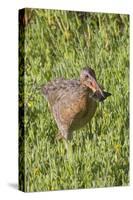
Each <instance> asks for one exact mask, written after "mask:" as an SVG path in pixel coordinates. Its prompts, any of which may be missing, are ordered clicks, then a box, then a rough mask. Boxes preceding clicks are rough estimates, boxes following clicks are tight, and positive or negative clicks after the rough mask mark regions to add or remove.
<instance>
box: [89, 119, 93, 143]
mask: <svg viewBox="0 0 133 200" xmlns="http://www.w3.org/2000/svg"><path fill="white" fill-rule="evenodd" d="M89 129H90V132H89V139H92V138H93V133H92V126H91V122H89Z"/></svg>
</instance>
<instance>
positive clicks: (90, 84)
mask: <svg viewBox="0 0 133 200" xmlns="http://www.w3.org/2000/svg"><path fill="white" fill-rule="evenodd" d="M80 83H81V84H82V85H83V86H84V87H87V88H88V89H89V90H90V94H91V95H92V97H93V98H94V99H96V100H98V101H103V100H104V99H106V98H107V96H110V95H111V94H110V93H108V94H107V93H105V92H104V91H103V89H102V87H101V86H100V85H99V83H98V82H97V79H96V75H95V71H94V70H93V69H91V68H90V67H88V68H84V69H83V70H82V71H81V74H80Z"/></svg>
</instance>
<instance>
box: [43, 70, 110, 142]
mask: <svg viewBox="0 0 133 200" xmlns="http://www.w3.org/2000/svg"><path fill="white" fill-rule="evenodd" d="M41 91H42V93H43V95H44V97H45V98H46V99H47V101H48V103H49V107H50V110H51V112H52V113H53V116H54V119H55V121H56V124H57V127H58V129H59V132H58V136H59V138H63V139H65V140H71V138H72V136H73V131H75V130H78V129H80V128H82V127H83V126H85V125H86V124H87V123H90V122H91V119H92V118H93V116H94V114H95V112H96V109H97V104H98V102H103V101H104V100H105V99H106V98H107V97H108V96H110V95H111V93H109V92H106V91H104V90H103V88H102V86H100V84H99V83H98V82H97V79H96V74H95V71H94V70H93V69H92V68H91V67H85V68H83V69H82V70H81V72H80V78H79V80H76V79H72V80H66V79H64V78H58V79H56V80H53V81H50V82H48V83H47V84H46V85H42V87H41Z"/></svg>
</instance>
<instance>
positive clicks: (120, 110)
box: [20, 9, 129, 192]
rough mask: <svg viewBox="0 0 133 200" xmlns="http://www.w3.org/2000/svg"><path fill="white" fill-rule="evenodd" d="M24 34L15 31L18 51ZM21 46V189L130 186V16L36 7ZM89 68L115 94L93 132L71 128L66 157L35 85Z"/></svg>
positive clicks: (94, 122) (103, 105)
mask: <svg viewBox="0 0 133 200" xmlns="http://www.w3.org/2000/svg"><path fill="white" fill-rule="evenodd" d="M23 37H24V36H23V33H21V31H20V52H21V51H23V50H24V49H23V48H22V45H23V44H22V40H23ZM24 44H25V50H24V51H25V58H24V66H23V64H22V63H21V58H20V75H22V74H23V67H24V73H25V76H24V78H25V79H24V81H25V82H24V91H23V92H24V109H25V112H24V128H25V132H24V134H25V135H24V136H23V134H22V132H21V131H20V143H21V142H23V144H24V146H23V147H24V148H22V147H21V148H20V158H21V159H23V156H24V164H25V166H21V164H22V163H21V161H20V177H21V176H22V175H23V173H22V172H23V171H22V170H23V167H25V176H24V177H25V178H24V179H25V184H24V183H23V180H20V189H23V190H25V191H28V192H32V191H45V190H61V189H75V188H90V187H108V186H120V185H123V186H124V185H128V184H129V16H128V15H117V14H102V13H84V12H68V11H54V10H39V9H33V10H32V12H31V19H30V20H29V21H28V23H27V24H26V26H25V43H24ZM20 56H21V53H20ZM86 66H91V67H92V68H93V69H94V70H95V71H96V75H97V79H98V81H99V82H100V83H101V84H102V85H103V86H104V88H105V89H106V91H109V92H111V93H112V96H111V97H109V98H108V99H107V100H106V101H105V102H104V103H99V106H98V109H97V112H96V114H95V116H94V118H93V120H92V133H89V126H88V125H87V126H86V127H84V129H81V130H79V131H76V132H74V135H73V139H72V141H71V142H69V147H70V148H71V155H70V156H69V158H67V155H66V150H65V146H64V143H63V141H58V140H57V139H56V134H57V126H56V123H55V121H54V119H53V116H52V114H51V112H50V111H49V108H48V103H47V101H46V100H45V99H44V97H43V95H42V94H41V92H40V90H39V87H40V86H41V85H42V84H46V83H47V82H48V81H50V80H53V79H55V78H58V77H65V78H66V79H72V78H74V79H75V78H79V73H80V70H81V69H82V68H83V67H86ZM21 71H22V73H21ZM21 78H22V77H21ZM21 78H20V80H21ZM20 91H21V90H20ZM20 95H22V93H21V94H20ZM21 107H23V102H21V99H20V108H21ZM21 123H22V122H21ZM23 150H24V152H23ZM21 173H22V174H21ZM20 179H21V178H20ZM23 184H24V188H23V186H22V185H23Z"/></svg>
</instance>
